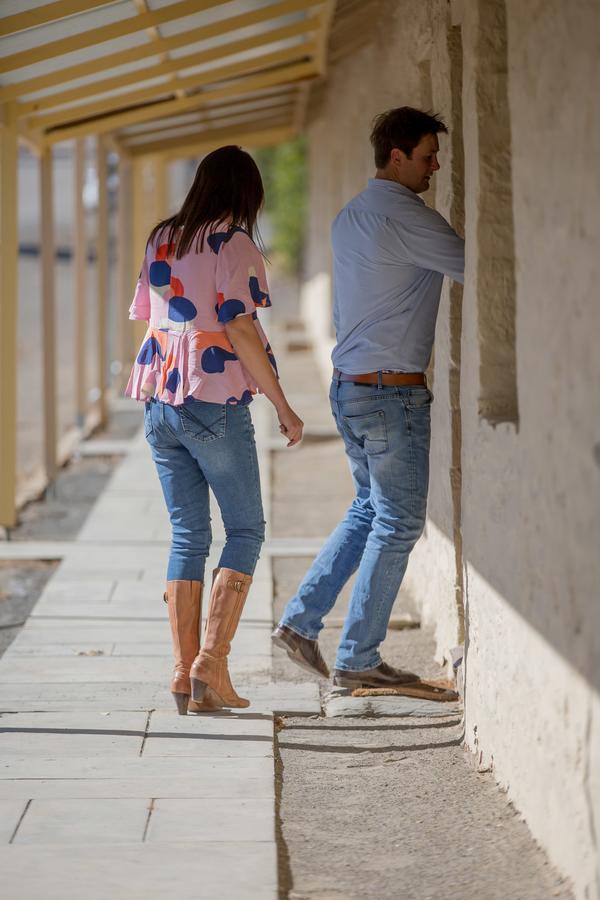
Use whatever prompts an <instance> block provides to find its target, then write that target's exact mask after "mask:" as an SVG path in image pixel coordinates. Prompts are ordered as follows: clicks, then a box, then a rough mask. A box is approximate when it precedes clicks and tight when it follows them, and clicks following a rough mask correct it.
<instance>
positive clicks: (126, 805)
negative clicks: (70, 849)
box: [13, 797, 181, 847]
mask: <svg viewBox="0 0 600 900" xmlns="http://www.w3.org/2000/svg"><path fill="white" fill-rule="evenodd" d="M174 802H178V801H174ZM179 802H181V801H179ZM150 803H151V801H150V800H149V799H148V798H146V799H142V798H138V799H121V798H114V797H112V798H110V799H99V798H95V799H94V800H92V801H90V800H89V799H67V798H62V797H61V798H60V799H55V800H52V799H49V798H45V799H35V800H32V802H31V803H30V804H29V806H28V807H27V812H26V813H25V816H24V817H23V819H22V821H21V824H20V825H19V828H18V830H17V833H16V835H15V837H14V838H13V844H36V845H39V844H67V845H69V846H75V845H81V844H92V845H94V846H96V847H99V846H101V845H102V844H113V845H114V844H123V843H135V842H138V841H139V842H140V843H141V842H142V839H143V837H144V829H145V827H146V823H147V821H148V813H149V807H150Z"/></svg>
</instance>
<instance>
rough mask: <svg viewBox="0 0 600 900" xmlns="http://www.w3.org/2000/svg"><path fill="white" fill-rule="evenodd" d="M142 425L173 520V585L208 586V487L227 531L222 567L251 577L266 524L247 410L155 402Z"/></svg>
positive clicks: (170, 571) (169, 576)
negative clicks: (204, 583)
mask: <svg viewBox="0 0 600 900" xmlns="http://www.w3.org/2000/svg"><path fill="white" fill-rule="evenodd" d="M144 426H145V432H146V440H147V441H148V443H149V444H150V447H151V448H152V457H153V459H154V462H155V465H156V469H157V471H158V477H159V478H160V483H161V486H162V490H163V494H164V498H165V502H166V504H167V509H168V511H169V516H170V519H171V528H172V543H171V553H170V556H169V566H168V570H167V580H168V581H176V580H182V581H204V568H205V564H206V558H207V556H208V553H209V550H210V543H211V537H212V534H211V528H210V508H209V500H208V489H209V487H210V489H211V490H212V492H213V494H214V495H215V497H216V499H217V503H218V504H219V509H220V510H221V517H222V519H223V524H224V526H225V535H226V542H225V546H224V547H223V552H222V553H221V558H220V560H219V567H223V568H228V569H234V570H235V571H236V572H243V573H244V574H245V575H252V574H253V573H254V569H255V567H256V563H257V561H258V557H259V554H260V548H261V545H262V543H263V541H264V539H265V522H264V516H263V509H262V500H261V494H260V478H259V473H258V458H257V455H256V443H255V440H254V427H253V425H252V419H251V417H250V410H249V409H248V407H247V406H228V405H225V404H220V403H204V402H203V401H201V400H191V401H188V402H187V403H184V404H183V406H170V405H169V404H168V403H162V402H160V401H157V400H149V401H147V402H146V404H145V409H144Z"/></svg>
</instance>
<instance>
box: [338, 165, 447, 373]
mask: <svg viewBox="0 0 600 900" xmlns="http://www.w3.org/2000/svg"><path fill="white" fill-rule="evenodd" d="M331 240H332V246H333V263H334V265H333V277H334V308H333V318H334V323H335V330H336V336H337V343H336V346H335V348H334V350H333V353H332V355H331V358H332V361H333V364H334V366H336V367H337V368H338V369H340V370H341V371H342V372H347V373H348V374H351V375H352V374H353V375H358V374H360V373H363V372H376V371H378V370H379V369H391V370H394V371H398V372H424V371H425V369H426V368H427V365H428V364H429V358H430V356H431V350H432V347H433V339H434V335H435V322H436V318H437V312H438V307H439V303H440V294H441V290H442V281H443V278H444V275H448V276H449V277H450V278H453V279H454V281H460V282H461V283H462V281H463V279H464V266H465V249H464V241H463V240H462V238H460V237H459V236H458V235H457V234H456V232H455V231H454V230H453V229H452V228H451V227H450V225H448V223H447V222H446V220H445V219H444V218H443V217H442V216H441V215H440V214H439V213H438V212H436V210H434V209H430V207H428V206H426V205H425V203H424V202H423V200H421V198H420V197H419V196H418V194H415V193H414V192H413V191H411V190H410V189H409V188H406V187H404V186H403V185H401V184H397V183H396V182H395V181H387V180H384V179H381V178H371V179H369V184H368V187H367V189H366V190H364V191H362V193H360V194H358V195H357V196H356V197H354V199H352V200H351V201H350V202H349V203H348V204H347V205H346V206H345V207H344V208H343V209H342V210H341V212H340V213H339V214H338V215H337V217H336V219H335V220H334V222H333V225H332V227H331Z"/></svg>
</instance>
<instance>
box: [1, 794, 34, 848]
mask: <svg viewBox="0 0 600 900" xmlns="http://www.w3.org/2000/svg"><path fill="white" fill-rule="evenodd" d="M28 799H29V798H28V797H3V796H2V795H0V844H8V843H9V841H10V840H11V838H12V836H13V834H14V833H15V831H16V830H17V825H18V824H19V822H20V821H21V816H22V815H23V813H24V811H25V809H26V807H27V801H28Z"/></svg>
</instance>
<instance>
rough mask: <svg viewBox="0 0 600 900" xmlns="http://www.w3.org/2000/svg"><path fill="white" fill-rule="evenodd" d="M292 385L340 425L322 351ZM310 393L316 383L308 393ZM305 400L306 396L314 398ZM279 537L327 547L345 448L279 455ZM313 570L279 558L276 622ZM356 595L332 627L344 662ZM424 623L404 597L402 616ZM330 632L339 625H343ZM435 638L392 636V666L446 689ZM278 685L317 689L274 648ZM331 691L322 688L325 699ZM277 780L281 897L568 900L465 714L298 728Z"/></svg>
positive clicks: (293, 361)
mask: <svg viewBox="0 0 600 900" xmlns="http://www.w3.org/2000/svg"><path fill="white" fill-rule="evenodd" d="M279 362H280V369H281V371H282V380H283V383H284V385H285V387H286V389H287V390H288V391H290V393H291V392H295V393H296V395H297V397H298V401H299V402H298V412H299V413H300V415H302V416H303V417H304V419H305V421H306V423H307V427H308V430H309V434H310V429H311V428H317V427H319V428H321V429H322V428H323V427H324V425H325V423H326V422H327V421H329V414H328V412H327V400H326V395H325V392H324V390H323V389H322V388H321V386H320V384H319V383H318V379H317V378H316V373H315V366H314V361H313V360H312V357H311V355H310V353H302V352H300V353H298V352H294V353H291V354H287V355H286V354H282V353H281V351H280V352H279ZM307 382H308V383H307ZM301 391H304V395H302V393H301ZM272 489H273V503H272V511H271V514H272V519H271V528H272V533H273V534H274V535H277V536H278V537H286V536H293V537H314V536H319V537H321V536H325V535H326V534H328V532H329V531H330V530H331V529H332V528H333V526H334V525H335V524H336V523H337V521H338V520H339V518H340V517H341V516H342V514H343V512H344V510H345V508H346V506H347V504H348V503H349V502H350V499H351V497H352V485H351V482H350V478H349V475H348V472H347V466H346V461H345V458H344V453H343V446H342V443H341V441H340V440H337V439H335V437H332V438H331V439H329V440H319V441H311V440H310V438H309V440H307V441H306V442H305V443H304V444H303V445H302V446H301V447H300V448H298V449H297V450H295V451H293V452H287V453H286V452H285V451H279V452H276V453H275V454H274V456H273V484H272ZM310 562H311V559H310V558H295V559H291V558H287V559H281V558H280V559H274V561H273V575H274V609H273V618H274V621H277V620H278V619H279V616H280V614H281V612H282V610H283V608H284V606H285V604H286V602H287V601H288V599H289V598H290V597H291V596H292V595H293V593H294V591H295V589H296V587H297V585H298V584H299V582H300V580H301V579H302V576H303V574H304V573H305V572H306V570H307V568H308V566H309V565H310ZM350 587H351V586H350V585H349V586H347V588H346V589H345V591H344V592H343V594H342V595H341V597H340V599H339V601H338V604H337V605H336V607H335V609H334V611H333V612H332V614H331V616H330V625H329V627H328V626H327V623H326V627H325V628H324V629H323V631H322V632H321V636H320V645H321V649H322V651H323V654H324V656H325V658H326V660H327V662H328V664H329V666H330V668H332V667H333V664H334V660H335V648H336V645H337V642H338V640H339V635H340V627H339V620H340V617H342V616H343V615H344V612H345V609H346V606H347V601H348V597H349V593H350ZM403 612H412V613H413V614H414V610H411V609H410V606H408V605H407V601H406V600H404V599H403V598H402V595H401V597H400V598H399V600H398V601H397V603H396V606H395V608H394V615H398V614H400V613H403ZM331 620H337V622H335V621H334V623H333V625H332V624H331ZM433 652H434V646H433V640H432V637H431V635H429V634H428V633H427V632H426V631H424V630H422V629H418V630H409V631H392V630H390V631H388V636H387V639H386V641H385V643H384V645H383V649H382V655H383V657H384V659H386V660H387V661H388V662H390V663H391V664H392V665H398V666H402V667H405V668H410V669H412V670H413V671H417V672H419V673H421V674H422V675H425V676H427V677H444V676H445V672H444V671H442V669H441V668H440V667H439V666H438V665H437V664H436V662H435V661H434V659H433ZM273 666H274V669H273V677H274V678H276V679H279V680H283V681H285V680H289V681H295V682H297V681H305V680H309V679H310V678H311V676H310V675H308V674H307V673H305V672H303V670H301V669H299V668H297V667H296V666H294V665H293V664H292V663H291V662H290V661H289V660H288V659H287V657H286V656H285V654H283V653H282V652H281V651H279V650H274V655H273ZM327 690H328V685H327V684H326V683H324V682H321V691H322V695H324V694H325V693H326V691H327ZM281 724H282V725H283V727H282V728H281V730H280V731H279V732H278V747H277V754H278V756H277V777H278V781H279V783H278V806H279V839H280V846H281V854H280V874H281V888H280V890H281V893H280V896H281V897H282V898H285V897H288V898H290V900H442V898H443V900H465V898H468V900H549V898H554V897H558V898H565V900H566V898H568V897H571V896H572V895H571V893H570V891H569V888H568V886H567V885H566V884H564V883H563V881H562V880H561V878H560V877H559V876H558V875H557V873H556V872H554V871H553V869H552V868H551V867H550V865H549V864H548V862H547V859H546V857H545V855H544V853H543V852H542V851H541V850H540V849H539V848H538V847H537V846H536V844H535V842H534V841H533V839H532V837H531V835H530V833H529V830H528V828H527V826H526V825H525V823H524V822H523V821H522V820H521V818H520V816H519V815H518V813H517V812H516V810H515V809H514V807H513V806H512V805H511V804H510V803H509V802H508V800H507V797H506V795H505V794H504V793H502V792H501V791H500V790H499V789H498V787H497V785H496V784H495V781H494V777H493V774H491V773H489V772H478V771H477V768H476V765H475V762H474V759H473V757H472V756H471V754H470V753H468V752H467V751H465V750H464V749H463V747H462V739H463V730H462V723H461V716H460V714H459V715H456V714H453V715H446V716H442V717H436V718H419V719H416V718H412V717H411V718H406V717H404V718H400V717H394V718H392V717H381V718H379V717H378V718H326V717H325V716H311V717H305V718H301V717H297V718H296V717H295V718H290V717H288V718H286V719H284V720H283V722H282V723H281Z"/></svg>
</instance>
